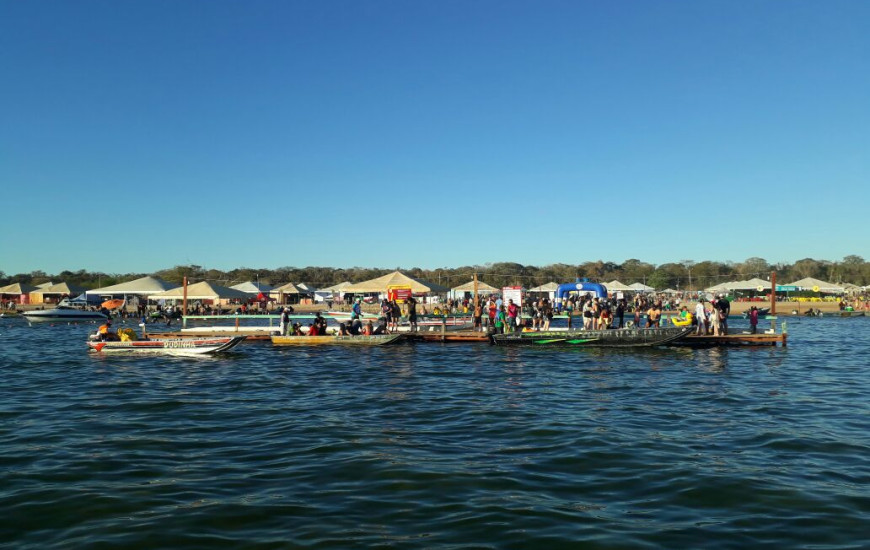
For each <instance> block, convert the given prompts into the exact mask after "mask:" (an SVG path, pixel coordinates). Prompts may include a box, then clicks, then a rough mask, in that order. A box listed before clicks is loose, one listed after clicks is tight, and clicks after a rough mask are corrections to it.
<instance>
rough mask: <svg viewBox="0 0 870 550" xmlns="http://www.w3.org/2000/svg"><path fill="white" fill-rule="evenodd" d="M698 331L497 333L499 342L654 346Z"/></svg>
mask: <svg viewBox="0 0 870 550" xmlns="http://www.w3.org/2000/svg"><path fill="white" fill-rule="evenodd" d="M694 331H695V327H691V326H689V327H664V328H621V329H610V330H563V331H559V330H550V331H541V332H511V333H508V334H495V335H493V337H492V341H493V343H495V344H496V345H497V346H535V347H540V346H546V347H614V348H632V347H651V346H661V345H663V344H668V343H670V342H673V341H676V340H679V339H680V338H683V337H685V336H688V335H689V334H691V333H692V332H694Z"/></svg>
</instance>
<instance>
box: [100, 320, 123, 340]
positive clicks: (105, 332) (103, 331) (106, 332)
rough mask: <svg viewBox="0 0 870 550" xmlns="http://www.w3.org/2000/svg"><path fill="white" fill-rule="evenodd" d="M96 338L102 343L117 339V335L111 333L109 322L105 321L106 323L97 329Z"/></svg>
mask: <svg viewBox="0 0 870 550" xmlns="http://www.w3.org/2000/svg"><path fill="white" fill-rule="evenodd" d="M97 338H99V339H100V340H102V341H104V342H108V341H112V340H117V339H118V335H117V334H115V333H114V332H112V321H111V320H109V319H106V322H105V323H103V324H102V325H100V328H98V329H97Z"/></svg>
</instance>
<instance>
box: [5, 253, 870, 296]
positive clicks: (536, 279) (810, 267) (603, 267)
mask: <svg viewBox="0 0 870 550" xmlns="http://www.w3.org/2000/svg"><path fill="white" fill-rule="evenodd" d="M396 269H399V270H400V271H402V272H403V273H406V274H408V275H410V276H412V277H415V278H417V279H422V280H424V281H429V282H433V283H438V284H441V285H442V286H446V287H455V286H459V285H461V284H464V283H467V282H469V281H471V280H472V278H473V276H474V274H475V273H476V274H477V277H478V280H479V281H481V282H485V283H487V284H489V285H492V286H494V287H496V288H501V287H504V286H524V287H526V288H532V287H535V286H538V285H542V284H545V283H548V282H551V281H552V282H556V283H565V282H572V281H574V280H575V279H577V278H585V279H588V280H590V281H596V282H603V283H606V282H609V281H612V280H614V279H617V280H619V281H621V282H623V283H625V284H631V283H634V282H641V283H644V284H646V285H649V286H651V287H654V288H656V289H659V290H663V289H665V288H673V289H677V290H698V289H703V288H706V287H710V286H713V285H715V284H718V283H722V282H726V281H732V280H740V279H743V280H745V279H751V278H753V277H760V278H762V279H766V278H767V277H768V276H769V275H770V272H771V271H776V273H777V282H778V283H779V284H784V283H787V282H790V281H794V280H798V279H803V278H804V277H815V278H817V279H822V280H824V281H829V282H833V283H852V284H856V285H861V286H864V285H868V284H870V263H868V262H867V261H865V260H864V258H862V257H861V256H856V255H850V256H846V257H845V258H843V259H842V260H841V261H838V262H833V261H827V260H814V259H812V258H805V259H803V260H798V261H796V262H794V263H792V264H786V263H777V264H771V263H769V262H768V261H766V260H765V259H763V258H755V257H754V258H748V259H746V260H745V261H743V262H739V263H734V262H717V261H711V260H704V261H700V262H695V261H692V260H682V261H680V262H675V263H665V264H660V265H655V264H651V263H648V262H643V261H641V260H637V259H631V260H626V261H625V262H622V263H614V262H605V261H602V260H598V261H588V262H584V263H581V264H562V263H559V264H551V265H547V266H543V267H538V266H532V265H522V264H518V263H512V262H499V263H492V264H484V265H474V266H461V267H444V268H437V269H422V268H419V267H411V268H389V269H388V268H366V267H350V268H334V267H313V266H312V267H279V268H277V269H270V268H248V267H240V268H237V269H233V270H230V271H221V270H219V269H208V268H205V267H202V266H198V265H187V266H175V267H172V268H168V269H163V270H160V271H157V272H155V273H125V274H108V273H101V272H90V271H86V270H78V271H61V272H60V273H55V274H47V273H45V272H43V271H33V272H30V273H19V274H16V275H11V276H10V275H6V274H5V273H3V272H2V271H0V286H5V285H8V284H11V283H27V284H32V285H37V284H41V283H45V282H55V283H57V282H66V283H70V284H75V285H78V286H82V287H84V288H88V289H92V288H100V287H105V286H110V285H114V284H118V283H122V282H126V281H131V280H133V279H138V278H140V277H144V276H146V275H153V276H155V277H159V278H161V279H163V280H165V281H167V282H170V283H177V284H179V285H180V284H181V283H182V281H183V279H184V277H185V276H186V277H187V278H188V281H190V282H198V281H209V282H211V283H215V284H219V285H222V286H232V285H234V284H238V283H243V282H246V281H255V282H256V281H259V282H260V283H265V284H269V285H272V286H276V285H280V284H284V283H288V282H292V283H296V284H299V283H304V284H305V285H308V286H309V287H313V288H325V287H328V286H332V285H334V284H337V283H341V282H343V281H350V282H359V281H365V280H368V279H373V278H375V277H380V276H381V275H386V274H387V273H390V272H392V271H395V270H396Z"/></svg>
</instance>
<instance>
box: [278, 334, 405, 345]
mask: <svg viewBox="0 0 870 550" xmlns="http://www.w3.org/2000/svg"><path fill="white" fill-rule="evenodd" d="M401 339H402V335H401V334H372V335H370V336H366V335H363V334H360V335H359V336H273V337H272V343H273V344H274V345H276V346H321V345H330V344H338V345H347V346H385V345H387V344H393V343H395V342H398V341H399V340H401Z"/></svg>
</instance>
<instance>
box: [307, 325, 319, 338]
mask: <svg viewBox="0 0 870 550" xmlns="http://www.w3.org/2000/svg"><path fill="white" fill-rule="evenodd" d="M308 336H320V333H319V332H318V331H317V325H315V324H314V323H309V324H308Z"/></svg>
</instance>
